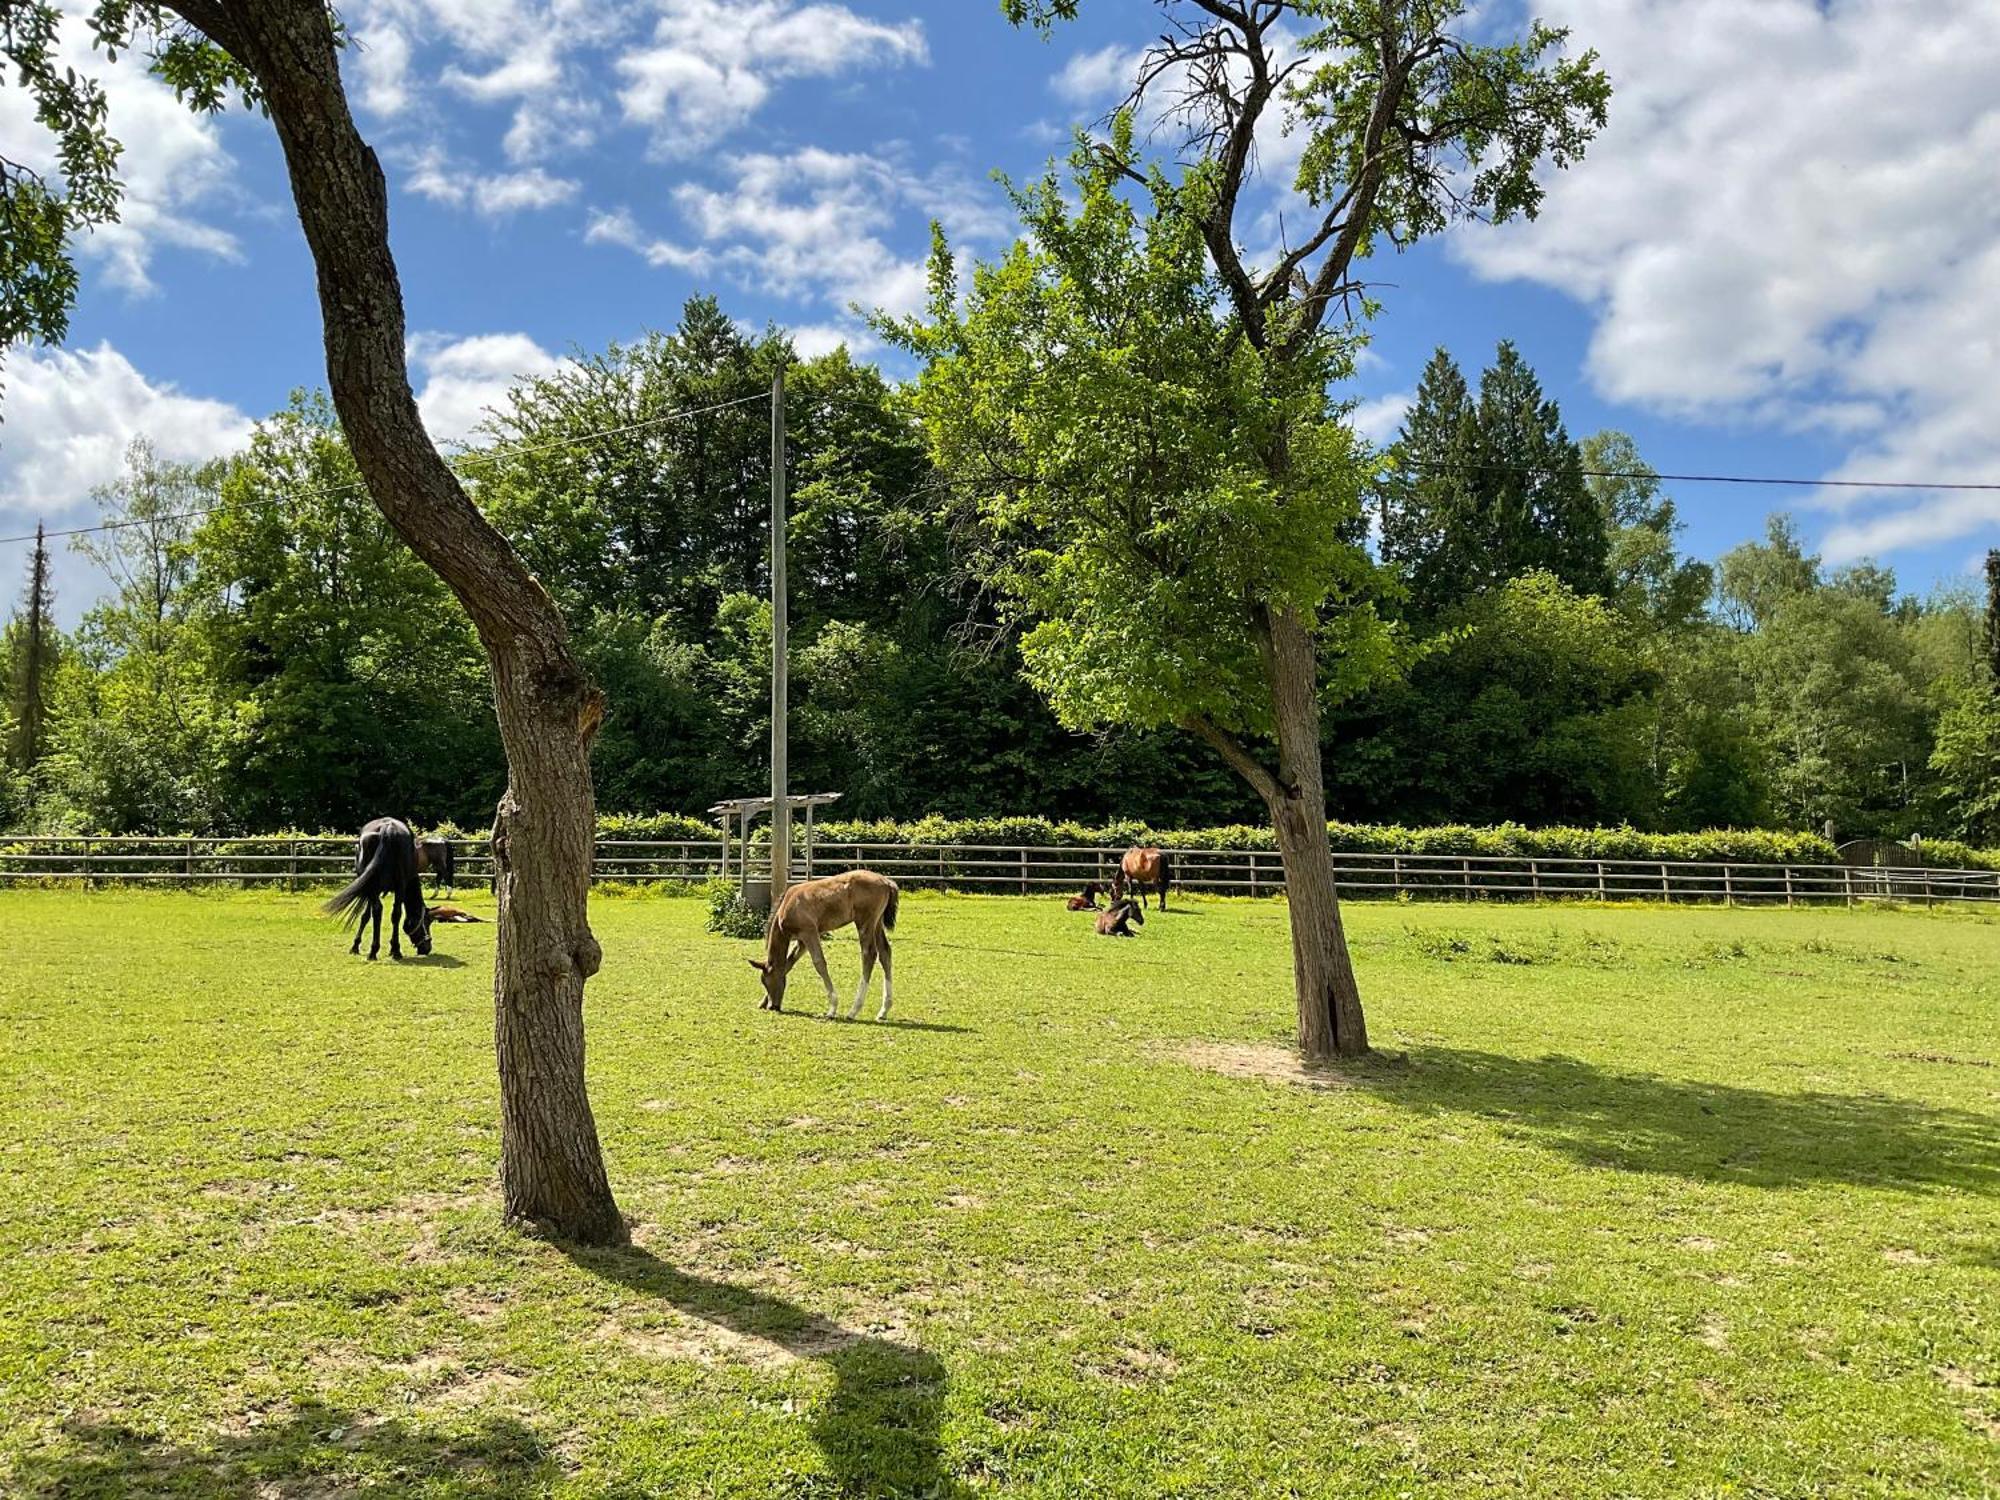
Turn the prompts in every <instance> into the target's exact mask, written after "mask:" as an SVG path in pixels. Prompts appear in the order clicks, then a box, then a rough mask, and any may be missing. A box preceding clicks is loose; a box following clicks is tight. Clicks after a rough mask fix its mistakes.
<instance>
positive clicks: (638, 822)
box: [0, 813, 2000, 870]
mask: <svg viewBox="0 0 2000 1500" xmlns="http://www.w3.org/2000/svg"><path fill="white" fill-rule="evenodd" d="M597 825H598V835H599V837H601V838H605V839H626V840H633V841H641V842H643V841H650V840H658V841H662V842H672V841H677V840H708V839H713V838H715V837H716V826H715V825H714V824H713V823H709V822H704V821H703V820H702V819H700V818H693V817H688V816H685V815H683V814H680V813H650V814H646V813H607V814H604V815H602V816H600V817H599V818H598V820H597ZM767 829H768V825H760V826H759V828H758V829H757V837H758V840H759V841H760V842H761V841H762V840H763V839H764V838H766V837H768V833H767ZM426 831H427V832H438V833H443V834H445V835H446V836H448V837H456V838H467V839H481V838H484V837H485V834H486V830H484V829H457V828H452V827H449V826H446V827H443V828H439V829H436V830H426ZM1327 832H1328V835H1329V836H1330V837H1331V839H1332V841H1333V846H1334V848H1335V850H1336V851H1337V852H1340V853H1343V854H1447V855H1468V854H1469V855H1495V856H1499V857H1503V858H1515V859H1527V858H1536V859H1605V860H1696V861H1704V862H1716V863H1723V862H1727V863H1730V864H1746V865H1747V864H1771V865H1782V864H1793V865H1824V864H1836V863H1838V856H1837V855H1836V854H1835V852H1834V848H1833V846H1832V845H1831V844H1830V843H1828V842H1827V841H1826V840H1825V839H1824V838H1821V837H1820V836H1819V835H1817V834H1809V833H1776V832H1769V831H1761V830H1750V831H1735V830H1726V829H1718V830H1714V831H1711V832H1707V833H1642V832H1640V831H1639V830H1638V829H1635V828H1526V827H1523V826H1521V825H1520V824H1518V823H1502V824H1500V825H1498V826H1496V827H1490V828H1476V827H1470V826H1453V825H1446V826H1442V827H1435V828H1402V827H1397V826H1395V825H1393V824H1369V823H1332V824H1329V825H1328V828H1327ZM817 835H818V838H819V839H820V841H821V842H822V843H830V844H857V843H859V844H969V845H996V844H997V845H1004V846H1013V847H1026V848H1057V847H1067V848H1081V849H1124V848H1128V847H1130V846H1131V845H1134V844H1158V845H1161V846H1163V847H1166V848H1170V849H1271V848H1274V847H1275V843H1276V841H1275V839H1274V837H1273V835H1272V832H1271V830H1270V829H1269V828H1268V827H1264V826H1259V825H1254V824H1233V825H1230V826H1227V827H1221V828H1191V829H1166V828H1150V827H1148V826H1147V825H1145V824H1144V823H1136V822H1125V823H1109V824H1103V825H1098V826H1093V825H1088V824H1083V823H1066V822H1052V821H1050V820H1049V819H1047V818H961V819H952V818H943V817H937V816H932V817H927V818H919V819H917V820H915V821H913V822H886V821H884V822H860V821H853V820H842V821H828V822H822V823H820V824H818V825H817ZM352 837H353V835H352V834H306V833H274V834H263V835H253V836H244V837H239V838H229V839H220V840H217V841H216V842H215V843H214V845H213V849H214V852H215V853H216V854H222V855H227V854H251V853H259V852H263V853H275V852H283V851H284V849H285V847H286V846H287V845H288V844H289V843H291V842H292V841H294V840H302V839H313V840H317V839H329V840H338V841H342V842H344V841H346V840H348V839H351V838H352ZM91 842H92V847H93V848H94V849H95V850H96V851H97V852H99V853H103V854H116V853H121V852H123V853H134V854H137V853H150V852H152V850H151V849H150V848H149V844H150V843H151V841H149V840H145V839H140V838H130V839H123V838H93V839H92V841H91ZM78 845H79V846H80V841H78ZM24 848H25V846H22V845H12V846H8V845H5V844H0V853H14V854H18V853H22V852H24ZM1924 848H1925V851H1926V853H1927V854H1928V856H1929V863H1931V864H1932V865H1935V866H1940V867H1955V868H1960V869H1980V870H1995V869H2000V850H1979V849H1974V848H1971V847H1969V846H1968V845H1965V844H1958V843H1953V842H1951V841H1949V840H1937V841H1927V842H1926V843H1925V845H1924ZM160 858H161V859H162V860H163V861H165V860H168V859H170V858H171V856H169V855H166V854H164V853H162V854H161V855H160Z"/></svg>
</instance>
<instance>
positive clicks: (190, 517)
mask: <svg viewBox="0 0 2000 1500" xmlns="http://www.w3.org/2000/svg"><path fill="white" fill-rule="evenodd" d="M770 399H771V394H770V392H769V391H759V392H758V393H757V394H756V395H754V396H738V397H737V398H736V399H735V400H733V401H717V402H714V403H712V404H710V405H708V406H690V407H685V408H683V409H681V410H679V411H670V412H662V413H661V414H660V415H659V416H657V417H646V418H643V419H641V420H640V421H637V422H627V423H625V424H624V425H623V426H620V427H600V428H598V429H596V430H595V431H592V432H579V433H576V434H574V435H573V436H570V437H566V438H554V439H552V440H550V441H549V442H546V443H524V444H519V445H516V446H514V447H511V448H482V449H475V450H472V451H469V452H466V453H458V454H454V455H452V456H451V457H450V458H448V459H446V460H445V466H446V467H447V468H449V469H451V470H452V472H453V473H457V472H458V469H459V467H460V466H461V465H468V464H480V463H493V462H496V461H498V460H500V459H507V458H521V457H525V456H527V455H529V454H534V453H547V452H550V451H552V450H554V449H557V448H574V447H577V446H580V445H582V444H585V443H595V442H602V441H603V440H604V439H606V438H613V437H622V436H624V435H625V434H627V433H631V432H640V431H643V430H644V429H646V428H648V427H658V426H660V425H662V424H664V423H667V422H678V421H682V420H684V419H686V418H688V417H701V416H707V415H708V414H709V413H711V412H718V411H727V410H729V409H730V408H731V407H736V406H748V405H750V404H751V403H752V402H757V401H768V400H770ZM365 485H366V481H364V480H360V479H350V480H347V481H345V482H344V483H341V484H329V485H321V486H318V487H315V488H310V489H303V490H288V491H286V492H284V493H283V494H277V495H271V496H268V497H266V498H265V499H262V500H253V501H250V502H249V504H248V506H245V505H231V504H228V503H226V502H225V503H223V504H219V505H205V506H202V507H200V508H198V509H195V510H182V511H164V512H162V513H160V514H158V515H153V516H138V517H130V518H128V519H126V520H123V521H99V522H98V523H97V524H96V525H94V526H69V527H65V528H63V529H61V530H57V531H48V530H43V531H31V532H24V533H22V534H21V535H20V536H0V547H7V546H14V545H17V544H20V543H26V542H32V541H34V540H35V539H36V538H37V537H43V538H52V537H75V536H91V535H94V534H96V533H98V532H102V531H123V530H127V529H129V528H131V527H134V526H158V525H161V524H162V523H164V522H169V521H194V520H199V519H201V518H202V517H203V516H213V515H219V514H221V513H222V512H223V511H226V510H243V509H247V508H254V507H256V506H261V505H275V504H276V503H278V502H279V501H281V500H286V499H299V498H306V497H312V498H316V499H324V498H325V497H327V496H329V495H341V494H345V493H347V492H348V491H349V490H358V489H362V488H364V487H365Z"/></svg>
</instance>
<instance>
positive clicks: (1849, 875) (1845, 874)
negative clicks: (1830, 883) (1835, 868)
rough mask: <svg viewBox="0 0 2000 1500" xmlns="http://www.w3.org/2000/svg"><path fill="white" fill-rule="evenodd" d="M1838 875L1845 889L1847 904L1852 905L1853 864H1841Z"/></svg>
mask: <svg viewBox="0 0 2000 1500" xmlns="http://www.w3.org/2000/svg"><path fill="white" fill-rule="evenodd" d="M1840 877H1841V884H1842V885H1843V886H1845V887H1846V889H1847V904H1848V905H1849V906H1852V905H1854V866H1852V865H1842V866H1841V867H1840Z"/></svg>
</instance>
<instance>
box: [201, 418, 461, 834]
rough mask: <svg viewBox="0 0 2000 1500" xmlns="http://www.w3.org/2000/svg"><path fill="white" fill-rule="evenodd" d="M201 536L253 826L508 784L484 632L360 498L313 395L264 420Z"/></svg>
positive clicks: (244, 803) (210, 623)
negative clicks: (481, 642)
mask: <svg viewBox="0 0 2000 1500" xmlns="http://www.w3.org/2000/svg"><path fill="white" fill-rule="evenodd" d="M221 494H222V501H223V508H222V509H221V510H220V511H219V512H218V513H217V514H215V515H213V516H211V517H209V518H208V519H207V520H206V521H205V522H203V524H202V525H201V527H200V528H199V530H198V531H196V533H195V535H194V537H193V544H192V551H193V555H194V559H195V565H196V569H197V573H196V578H195V588H196V590H197V592H199V593H200V594H201V595H202V596H204V597H205V598H207V599H209V600H212V601H214V604H213V606H212V607H211V609H210V610H209V613H208V615H207V618H206V619H205V621H204V626H205V629H204V637H205V644H206V648H207V650H208V652H209V663H208V670H209V672H210V674H211V676H212V678H213V680H214V681H216V682H217V683H218V684H220V685H221V686H222V689H223V692H224V695H225V698H226V701H227V702H228V705H229V708H228V717H227V723H226V726H225V736H226V743H225V745H224V747H223V754H224V757H225V760H226V762H227V765H228V771H227V776H228V780H229V782H230V786H231V793H230V801H231V806H230V807H229V809H228V812H227V820H228V821H229V822H230V823H231V824H232V825H234V826H239V827H247V828H358V827H360V826H361V824H362V823H364V822H366V821H367V820H368V819H369V818H371V817H379V816H381V815H382V814H383V813H384V812H392V813H394V814H395V815H397V816H402V817H409V818H411V819H413V820H416V821H418V822H420V823H429V822H441V821H446V820H453V821H456V820H459V819H466V820H471V819H472V818H475V817H476V816H477V810H478V809H479V808H481V807H482V806H487V805H490V804H491V802H492V801H493V800H494V798H495V797H496V796H497V795H498V793H499V789H500V785H499V783H500V755H499V746H498V745H497V744H496V743H495V740H494V737H493V735H492V733H491V730H490V728H489V721H488V718H487V715H486V714H485V713H483V712H482V711H481V704H482V701H483V700H484V698H485V696H486V684H485V680H484V678H485V674H484V670H483V664H482V662H481V659H480V655H479V649H478V642H477V639H476V637H475V636H474V634H473V631H472V627H471V623H470V621H468V620H467V619H466V617H465V613H464V611H463V610H461V609H460V608H459V607H458V602H457V601H456V600H455V599H454V598H452V596H451V593H450V591H449V590H447V589H446V588H445V587H444V585H443V584H442V583H441V582H440V581H439V580H438V578H437V576H436V575H435V574H434V573H432V572H431V571H430V569H428V568H426V567H425V566H424V565H423V564H422V563H421V562H420V561H418V559H417V558H416V556H415V555H414V554H412V553H411V551H410V549H409V548H408V547H406V546H405V545H404V544H403V542H402V540H401V538H399V537H398V536H397V535H396V534H395V533H394V532H393V531H392V530H391V529H390V528H389V525H388V523H387V522H386V521H385V520H384V519H383V517H382V515H381V513H380V512H379V511H378V510H376V508H375V507H374V506H373V505H372V504H371V503H370V502H369V500H368V498H367V495H366V492H365V491H364V490H363V489H362V487H361V485H360V484H359V482H358V474H357V472H356V469H355V465H354V460H353V456H352V455H351V454H350V453H349V452H348V449H347V445H346V443H345V442H344V441H343V440H342V437H341V433H340V427H339V423H338V421H337V420H336V418H335V416H334V413H333V409H332V407H331V405H330V404H329V403H328V402H327V400H326V399H325V398H324V397H323V396H316V395H306V394H304V393H299V394H297V395H295V396H294V397H293V399H292V402H291V405H290V406H288V407H287V408H286V409H285V410H284V411H282V412H280V413H278V414H277V415H276V416H274V417H272V418H271V419H270V420H269V421H266V422H264V423H262V424H260V425H259V427H258V429H257V432H256V434H255V435H254V436H253V437H252V439H251V442H250V449H249V452H248V453H247V454H246V455H245V456H244V457H243V458H242V459H241V460H240V461H238V462H237V463H235V464H233V465H232V466H231V467H230V470H229V472H228V473H227V475H226V477H225V478H224V479H223V481H222V485H221Z"/></svg>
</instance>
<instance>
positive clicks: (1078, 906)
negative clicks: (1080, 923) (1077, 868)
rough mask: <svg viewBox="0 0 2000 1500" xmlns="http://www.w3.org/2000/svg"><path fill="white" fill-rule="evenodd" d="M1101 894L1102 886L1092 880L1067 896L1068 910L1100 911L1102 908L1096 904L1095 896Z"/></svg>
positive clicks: (1102, 892)
mask: <svg viewBox="0 0 2000 1500" xmlns="http://www.w3.org/2000/svg"><path fill="white" fill-rule="evenodd" d="M1103 894H1104V887H1103V886H1101V885H1099V884H1098V883H1097V882H1096V881H1094V880H1093V881H1091V882H1090V884H1089V885H1087V886H1085V887H1084V888H1083V889H1082V890H1080V891H1078V892H1077V893H1076V894H1075V895H1074V896H1072V897H1070V898H1069V910H1071V911H1101V910H1102V909H1103V908H1101V907H1100V906H1099V905H1098V904H1097V898H1098V897H1099V896H1101V895H1103Z"/></svg>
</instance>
